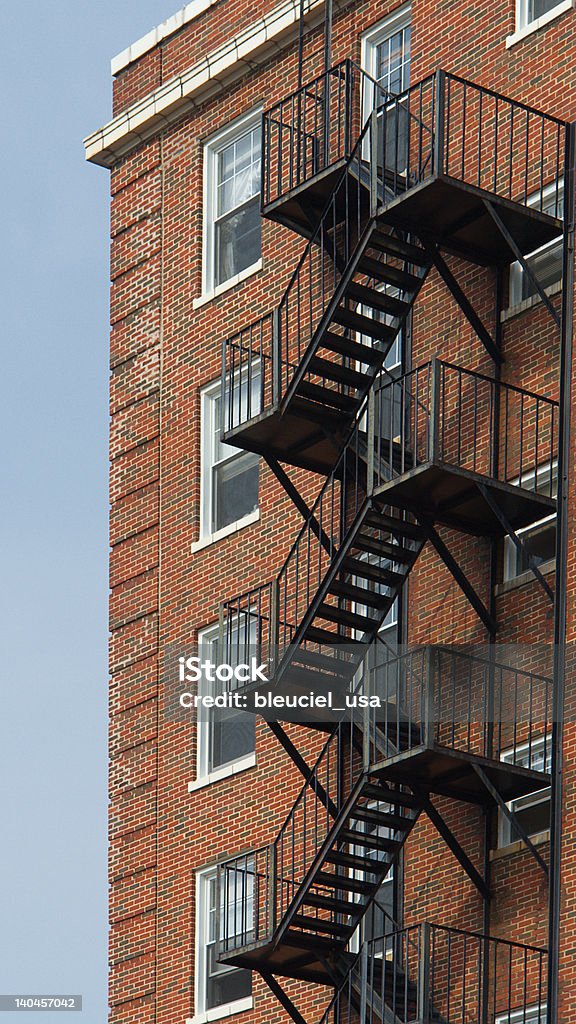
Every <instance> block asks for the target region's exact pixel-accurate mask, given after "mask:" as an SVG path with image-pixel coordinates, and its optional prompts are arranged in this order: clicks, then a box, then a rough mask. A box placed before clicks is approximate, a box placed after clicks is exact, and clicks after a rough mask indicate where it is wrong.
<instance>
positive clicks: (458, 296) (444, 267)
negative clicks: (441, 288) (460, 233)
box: [428, 247, 503, 366]
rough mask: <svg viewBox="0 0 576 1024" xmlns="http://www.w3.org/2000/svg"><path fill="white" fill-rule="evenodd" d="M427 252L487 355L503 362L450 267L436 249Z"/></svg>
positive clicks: (496, 361)
mask: <svg viewBox="0 0 576 1024" xmlns="http://www.w3.org/2000/svg"><path fill="white" fill-rule="evenodd" d="M428 252H429V254H430V256H431V258H432V261H433V263H434V266H435V267H436V270H437V271H438V273H439V274H440V277H441V278H442V280H443V281H444V284H445V285H446V286H447V288H448V290H449V291H450V293H451V294H452V296H453V297H454V299H455V300H456V302H457V303H458V305H459V306H460V309H461V310H462V312H463V313H464V316H465V317H466V319H467V320H468V323H469V324H470V326H471V327H472V330H473V331H475V332H476V334H477V335H478V337H479V338H480V341H481V342H482V344H483V345H484V348H485V349H486V351H487V352H488V355H489V356H490V357H491V358H492V359H493V360H494V362H495V363H496V364H497V365H498V366H500V365H501V364H502V362H503V358H502V353H501V351H500V349H499V347H498V345H497V344H496V342H495V341H494V338H493V337H492V335H491V334H490V331H489V330H488V329H487V328H486V327H485V326H484V324H483V323H482V321H481V319H480V317H479V316H478V313H477V312H476V310H475V309H474V306H473V305H472V303H471V302H470V299H469V298H468V296H467V295H465V294H464V292H463V290H462V288H461V287H460V285H459V284H458V281H457V280H456V278H455V277H454V274H453V273H452V271H451V270H450V267H449V266H448V264H447V263H446V261H445V260H444V258H443V257H442V256H441V255H440V253H439V252H438V250H437V249H434V248H432V247H428Z"/></svg>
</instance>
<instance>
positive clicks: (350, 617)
mask: <svg viewBox="0 0 576 1024" xmlns="http://www.w3.org/2000/svg"><path fill="white" fill-rule="evenodd" d="M318 617H319V618H323V619H327V620H328V621H329V622H341V623H343V625H345V626H350V627H351V628H352V629H364V630H367V631H368V632H369V631H370V630H371V629H373V628H378V626H379V624H380V618H379V617H378V618H377V619H371V618H369V617H368V616H366V615H360V614H359V613H358V612H352V611H348V610H347V609H346V608H337V607H336V605H332V604H327V603H326V602H325V601H323V602H322V604H321V605H320V607H319V608H318Z"/></svg>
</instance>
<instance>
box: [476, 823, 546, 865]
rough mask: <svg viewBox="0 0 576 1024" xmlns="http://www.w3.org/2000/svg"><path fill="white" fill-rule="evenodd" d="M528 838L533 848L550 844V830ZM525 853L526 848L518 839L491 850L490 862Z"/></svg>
mask: <svg viewBox="0 0 576 1024" xmlns="http://www.w3.org/2000/svg"><path fill="white" fill-rule="evenodd" d="M529 838H530V842H531V843H532V844H533V845H534V846H542V844H543V843H549V842H550V829H545V831H544V832H537V833H536V835H533V836H530V837H529ZM527 852H528V847H527V846H525V845H524V843H523V842H522V840H521V839H518V840H517V841H516V842H514V843H508V844H507V845H506V846H499V847H498V849H497V850H491V851H490V860H500V859H501V858H503V857H511V856H512V855H513V854H514V853H527Z"/></svg>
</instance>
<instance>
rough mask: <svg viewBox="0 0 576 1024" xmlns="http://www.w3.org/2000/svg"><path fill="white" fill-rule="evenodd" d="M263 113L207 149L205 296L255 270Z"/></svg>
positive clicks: (240, 123) (224, 133)
mask: <svg viewBox="0 0 576 1024" xmlns="http://www.w3.org/2000/svg"><path fill="white" fill-rule="evenodd" d="M261 137H262V129H261V120H260V113H259V112H255V113H251V114H250V115H249V116H247V117H244V118H242V119H241V120H240V121H236V122H235V123H234V124H232V125H230V126H228V127H227V128H226V129H224V131H222V132H220V133H219V134H218V135H217V136H215V137H214V138H213V139H211V140H210V141H209V142H208V143H207V144H206V146H205V150H204V262H203V275H204V279H203V291H204V293H206V294H209V293H210V292H212V291H214V290H215V289H218V288H219V287H220V286H223V285H225V284H227V283H234V282H235V281H237V280H238V279H239V277H240V276H241V275H245V274H247V273H249V272H250V270H252V269H255V268H256V266H257V265H258V263H259V260H260V256H261V244H260V226H261V217H260V160H261Z"/></svg>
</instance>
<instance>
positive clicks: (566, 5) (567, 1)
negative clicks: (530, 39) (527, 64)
mask: <svg viewBox="0 0 576 1024" xmlns="http://www.w3.org/2000/svg"><path fill="white" fill-rule="evenodd" d="M573 6H574V3H573V0H562V2H561V3H559V4H556V7H553V8H552V10H551V11H546V14H542V15H541V16H540V17H539V18H534V21H531V22H530V24H529V25H525V26H524V28H519V29H517V30H516V32H513V33H512V35H511V36H507V37H506V49H507V50H509V49H510V47H511V46H515V45H516V43H519V42H521V41H522V39H526V37H527V36H531V35H532V34H533V33H534V32H538V31H539V29H541V28H544V27H545V26H546V25H549V24H550V22H551V21H555V20H556V18H559V17H560V15H561V14H565V13H566V11H571V10H572V8H573Z"/></svg>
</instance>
